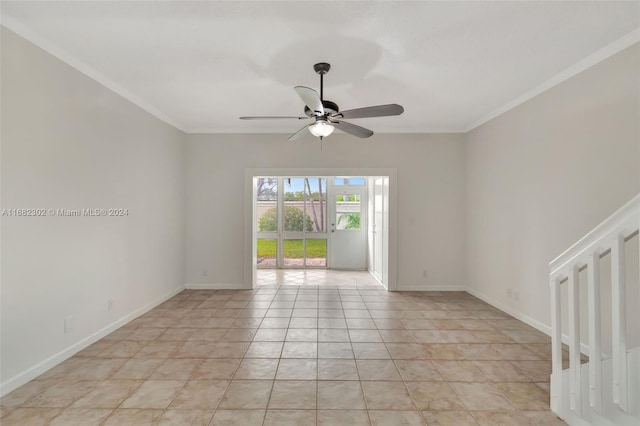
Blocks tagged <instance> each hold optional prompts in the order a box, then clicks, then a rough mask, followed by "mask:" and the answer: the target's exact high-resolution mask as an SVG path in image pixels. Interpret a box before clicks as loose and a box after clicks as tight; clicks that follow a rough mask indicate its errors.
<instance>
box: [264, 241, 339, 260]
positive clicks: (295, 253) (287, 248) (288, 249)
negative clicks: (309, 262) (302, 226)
mask: <svg viewBox="0 0 640 426" xmlns="http://www.w3.org/2000/svg"><path fill="white" fill-rule="evenodd" d="M277 244H278V242H277V241H276V240H263V239H258V257H276V250H277ZM302 248H303V246H302V240H284V257H286V258H289V259H302V257H303V254H304V253H303V250H302ZM307 257H309V258H310V257H327V244H326V240H307Z"/></svg>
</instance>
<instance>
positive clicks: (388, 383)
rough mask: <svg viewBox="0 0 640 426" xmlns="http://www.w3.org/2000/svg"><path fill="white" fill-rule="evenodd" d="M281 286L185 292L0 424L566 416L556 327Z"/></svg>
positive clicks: (461, 298)
mask: <svg viewBox="0 0 640 426" xmlns="http://www.w3.org/2000/svg"><path fill="white" fill-rule="evenodd" d="M296 272H302V273H306V272H308V271H296ZM325 272H326V271H325ZM266 275H268V274H266ZM294 275H295V274H294ZM290 278H292V279H293V276H291V277H290ZM325 278H326V275H325ZM296 279H297V278H296ZM275 284H276V283H275V282H274V283H272V284H271V285H265V286H261V287H259V288H257V289H255V290H251V291H207V290H190V291H189V290H188V291H184V292H182V293H180V294H179V295H177V296H175V297H174V298H172V299H171V300H169V301H167V302H165V303H164V304H162V305H161V306H159V307H157V308H155V309H153V310H152V311H150V312H148V313H147V314H145V315H143V316H142V317H140V318H138V319H136V320H134V321H132V322H131V323H129V324H128V325H126V326H125V327H123V328H121V329H119V330H117V331H115V332H114V333H112V334H111V335H109V336H107V337H106V338H104V339H102V340H101V341H99V342H97V343H95V344H93V345H92V346H90V347H88V348H87V349H85V350H83V351H82V352H80V353H78V354H77V355H76V356H74V357H73V358H71V359H69V360H67V361H65V362H64V363H62V364H60V365H59V366H57V367H55V368H53V369H52V370H50V371H48V372H47V373H45V374H43V375H42V376H40V377H38V378H37V379H36V380H33V381H31V382H30V383H28V384H26V385H24V386H22V387H21V388H19V389H17V390H16V391H14V392H12V393H11V394H9V395H7V396H6V397H4V398H3V399H2V400H1V401H0V404H1V408H2V419H1V421H0V423H1V424H2V425H3V426H10V425H45V424H49V425H76V424H77V425H83V426H88V425H94V424H96V425H97V424H103V425H127V426H130V425H146V424H161V425H242V426H251V425H305V426H306V425H313V424H318V425H332V426H334V425H349V426H357V425H384V426H393V425H424V424H427V425H446V424H450V425H477V424H481V425H497V424H506V425H510V424H512V425H518V426H524V425H534V424H535V425H553V424H563V423H562V422H561V421H560V420H558V419H557V418H556V417H555V416H554V415H553V414H552V413H551V412H549V411H548V399H549V383H548V380H549V372H550V360H549V359H550V353H551V351H550V345H549V339H548V337H547V336H545V335H543V334H541V333H539V332H537V331H536V330H534V329H532V328H530V327H528V326H526V325H525V324H523V323H521V322H519V321H517V320H515V319H513V318H511V317H509V316H507V315H506V314H504V313H502V312H500V311H498V310H496V309H494V308H492V307H491V306H489V305H487V304H486V303H483V302H481V301H480V300H478V299H476V298H474V297H472V296H470V295H469V294H467V293H460V292H454V293H444V292H429V293H387V292H386V291H384V290H383V289H381V288H380V287H379V286H373V285H363V286H356V285H353V284H351V285H350V284H343V285H342V286H339V287H336V286H330V285H329V284H328V283H324V284H317V285H315V286H314V285H309V284H306V285H291V284H290V285H286V284H285V285H280V286H277V285H275Z"/></svg>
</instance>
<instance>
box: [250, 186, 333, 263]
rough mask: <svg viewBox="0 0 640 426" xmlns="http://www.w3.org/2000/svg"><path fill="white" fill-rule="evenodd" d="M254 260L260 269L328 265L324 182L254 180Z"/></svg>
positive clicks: (325, 189)
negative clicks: (255, 235) (255, 184)
mask: <svg viewBox="0 0 640 426" xmlns="http://www.w3.org/2000/svg"><path fill="white" fill-rule="evenodd" d="M256 183H257V200H256V201H257V218H258V223H257V230H258V231H257V250H258V253H257V259H258V267H262V268H325V267H326V266H327V179H326V178H325V177H259V178H257V181H256Z"/></svg>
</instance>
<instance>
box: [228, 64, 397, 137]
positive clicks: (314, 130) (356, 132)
mask: <svg viewBox="0 0 640 426" xmlns="http://www.w3.org/2000/svg"><path fill="white" fill-rule="evenodd" d="M330 68H331V65H329V64H328V63H326V62H320V63H317V64H315V65H314V66H313V69H314V70H315V72H316V73H317V74H320V95H318V92H316V91H315V90H313V89H311V88H309V87H305V86H296V87H294V90H295V91H296V92H297V93H298V95H299V96H300V98H302V101H303V102H304V103H305V107H304V113H305V114H306V117H291V116H259V117H240V119H241V120H279V119H294V120H308V119H310V118H312V119H313V120H314V122H313V123H311V124H309V125H306V126H304V127H303V128H302V129H300V130H298V131H297V132H296V133H294V134H292V135H291V136H290V137H289V140H290V141H292V140H295V139H298V138H299V137H300V136H302V135H304V134H305V131H306V130H307V129H308V130H309V131H310V132H311V134H312V135H314V136H317V137H319V138H320V139H322V138H324V137H327V136H329V135H330V134H331V133H333V130H334V129H335V128H337V129H339V130H342V131H343V132H345V133H349V134H350V135H353V136H357V137H359V138H368V137H369V136H371V135H373V131H371V130H369V129H365V128H364V127H360V126H356V125H355V124H351V123H348V122H346V121H342V120H343V119H345V118H347V119H352V118H368V117H386V116H390V115H400V114H402V113H403V112H404V108H403V107H402V106H401V105H398V104H388V105H377V106H370V107H365V108H356V109H350V110H347V111H340V108H338V105H336V103H334V102H331V101H327V100H325V99H324V97H323V96H324V93H323V89H324V87H323V84H324V79H323V77H324V75H325V74H326V73H328V72H329V69H330Z"/></svg>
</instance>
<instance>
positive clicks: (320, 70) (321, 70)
mask: <svg viewBox="0 0 640 426" xmlns="http://www.w3.org/2000/svg"><path fill="white" fill-rule="evenodd" d="M313 69H314V70H315V72H316V73H317V74H320V75H323V74H326V73H328V72H329V69H331V65H330V64H328V63H326V62H318V63H317V64H315V65H314V66H313Z"/></svg>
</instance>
